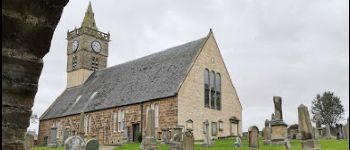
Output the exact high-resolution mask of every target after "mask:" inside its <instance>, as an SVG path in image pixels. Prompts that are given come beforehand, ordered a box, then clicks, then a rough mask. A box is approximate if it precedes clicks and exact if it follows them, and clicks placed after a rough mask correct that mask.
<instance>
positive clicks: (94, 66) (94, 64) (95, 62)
mask: <svg viewBox="0 0 350 150" xmlns="http://www.w3.org/2000/svg"><path fill="white" fill-rule="evenodd" d="M91 70H93V71H96V70H98V58H97V57H92V61H91Z"/></svg>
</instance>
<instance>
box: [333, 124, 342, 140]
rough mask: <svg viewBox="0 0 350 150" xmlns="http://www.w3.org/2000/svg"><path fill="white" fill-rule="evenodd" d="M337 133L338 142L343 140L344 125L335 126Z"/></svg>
mask: <svg viewBox="0 0 350 150" xmlns="http://www.w3.org/2000/svg"><path fill="white" fill-rule="evenodd" d="M335 126H336V131H337V140H340V139H343V125H341V124H335Z"/></svg>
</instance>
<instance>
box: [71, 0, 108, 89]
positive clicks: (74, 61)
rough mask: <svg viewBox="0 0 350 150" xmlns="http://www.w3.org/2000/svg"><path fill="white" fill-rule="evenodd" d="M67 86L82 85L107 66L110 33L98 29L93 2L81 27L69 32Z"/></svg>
mask: <svg viewBox="0 0 350 150" xmlns="http://www.w3.org/2000/svg"><path fill="white" fill-rule="evenodd" d="M67 41H68V44H67V88H70V87H75V86H80V85H82V84H83V83H84V82H85V80H86V79H87V78H88V77H89V76H90V75H91V73H93V72H94V71H97V70H99V69H103V68H106V67H107V57H108V42H109V41H110V35H109V33H108V34H106V33H103V32H101V31H98V29H97V26H96V22H95V19H94V13H93V11H92V7H91V2H90V3H89V6H88V8H87V10H86V12H85V16H84V20H83V22H82V24H81V27H80V28H78V29H77V28H75V29H74V30H72V31H68V32H67Z"/></svg>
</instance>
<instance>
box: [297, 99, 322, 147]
mask: <svg viewBox="0 0 350 150" xmlns="http://www.w3.org/2000/svg"><path fill="white" fill-rule="evenodd" d="M298 118H299V132H300V134H301V148H302V150H320V147H319V144H318V141H317V140H315V139H314V137H313V131H312V125H311V120H310V115H309V111H308V109H307V107H306V106H305V105H303V104H301V105H300V106H299V107H298Z"/></svg>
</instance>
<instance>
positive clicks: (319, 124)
mask: <svg viewBox="0 0 350 150" xmlns="http://www.w3.org/2000/svg"><path fill="white" fill-rule="evenodd" d="M315 119H316V132H317V133H315V135H318V137H316V138H319V137H320V136H321V135H322V122H321V119H322V116H321V113H320V112H316V114H315Z"/></svg>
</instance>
